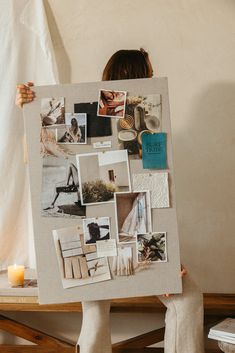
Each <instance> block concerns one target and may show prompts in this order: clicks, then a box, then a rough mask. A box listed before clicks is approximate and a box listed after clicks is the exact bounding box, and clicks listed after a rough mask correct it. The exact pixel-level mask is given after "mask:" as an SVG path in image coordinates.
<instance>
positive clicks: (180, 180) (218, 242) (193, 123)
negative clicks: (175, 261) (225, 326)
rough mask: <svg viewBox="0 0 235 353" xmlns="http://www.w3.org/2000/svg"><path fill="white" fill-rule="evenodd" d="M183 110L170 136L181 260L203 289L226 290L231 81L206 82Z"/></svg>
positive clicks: (230, 263) (233, 136)
mask: <svg viewBox="0 0 235 353" xmlns="http://www.w3.org/2000/svg"><path fill="white" fill-rule="evenodd" d="M188 114H189V115H188V124H187V125H186V127H185V130H182V131H181V133H180V134H177V135H176V136H175V137H174V143H175V152H176V153H175V157H176V160H175V164H176V185H177V204H178V217H179V228H180V238H181V254H182V262H183V263H184V264H185V265H186V266H189V267H191V269H190V272H192V273H194V274H195V277H196V278H197V280H198V283H199V284H201V286H202V289H203V290H204V291H206V289H207V288H208V290H211V291H216V290H217V291H222V292H227V291H228V292H229V291H230V292H231V291H232V290H233V291H234V290H235V288H231V286H234V284H232V283H231V282H232V281H231V278H232V272H233V270H232V269H233V268H234V247H235V237H234V224H233V223H234V214H235V186H234V175H235V158H234V155H235V153H234V152H235V148H234V147H235V84H232V83H229V82H218V83H216V84H214V85H212V86H210V87H208V88H207V89H205V90H204V92H202V93H201V94H200V96H198V97H197V99H195V103H194V105H192V109H191V112H190V111H189V113H188ZM202 273H203V276H202V275H201V274H202ZM225 273H226V275H225ZM212 274H214V275H212ZM217 286H218V288H217Z"/></svg>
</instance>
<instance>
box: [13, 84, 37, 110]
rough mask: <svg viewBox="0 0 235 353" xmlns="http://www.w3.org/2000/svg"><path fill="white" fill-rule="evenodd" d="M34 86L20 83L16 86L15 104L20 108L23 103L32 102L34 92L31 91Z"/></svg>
mask: <svg viewBox="0 0 235 353" xmlns="http://www.w3.org/2000/svg"><path fill="white" fill-rule="evenodd" d="M32 86H34V84H33V82H27V83H25V84H24V83H20V84H18V85H16V100H15V104H16V105H17V106H18V107H19V108H22V107H23V105H24V104H25V103H29V102H32V101H33V100H34V98H35V92H34V91H32V90H31V87H32Z"/></svg>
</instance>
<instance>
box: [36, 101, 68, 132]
mask: <svg viewBox="0 0 235 353" xmlns="http://www.w3.org/2000/svg"><path fill="white" fill-rule="evenodd" d="M40 115H41V122H42V126H52V125H60V124H65V108H64V97H59V98H42V99H41V113H40Z"/></svg>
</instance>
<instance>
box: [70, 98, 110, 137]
mask: <svg viewBox="0 0 235 353" xmlns="http://www.w3.org/2000/svg"><path fill="white" fill-rule="evenodd" d="M97 105H98V102H93V103H76V104H74V113H87V137H103V136H111V135H112V128H111V118H107V117H100V116H97Z"/></svg>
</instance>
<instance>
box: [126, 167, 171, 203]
mask: <svg viewBox="0 0 235 353" xmlns="http://www.w3.org/2000/svg"><path fill="white" fill-rule="evenodd" d="M132 182H133V190H138V191H139V190H149V191H150V198H151V208H166V207H170V201H169V187H168V173H145V174H133V175H132Z"/></svg>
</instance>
